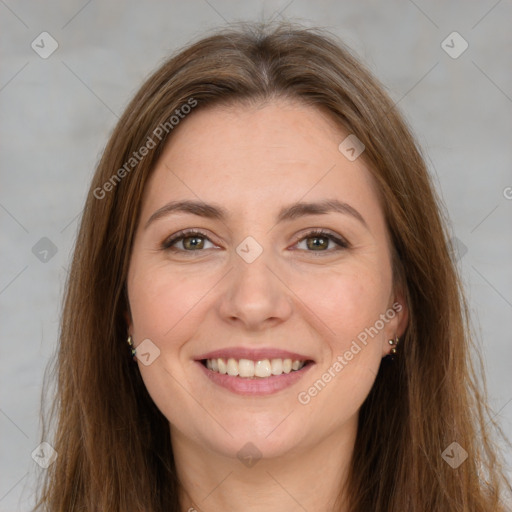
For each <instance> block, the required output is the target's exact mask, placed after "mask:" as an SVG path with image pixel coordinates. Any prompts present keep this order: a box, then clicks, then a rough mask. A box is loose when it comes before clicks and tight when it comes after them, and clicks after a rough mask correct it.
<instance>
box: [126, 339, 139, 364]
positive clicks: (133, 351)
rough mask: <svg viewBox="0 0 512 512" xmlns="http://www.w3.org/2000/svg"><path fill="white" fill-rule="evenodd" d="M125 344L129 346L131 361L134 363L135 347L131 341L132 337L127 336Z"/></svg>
mask: <svg viewBox="0 0 512 512" xmlns="http://www.w3.org/2000/svg"><path fill="white" fill-rule="evenodd" d="M126 342H127V343H128V345H130V348H131V353H132V357H133V360H134V361H135V360H136V359H137V358H136V357H135V352H137V350H136V349H135V347H134V346H133V340H132V337H131V336H128V339H127V340H126Z"/></svg>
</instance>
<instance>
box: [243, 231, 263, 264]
mask: <svg viewBox="0 0 512 512" xmlns="http://www.w3.org/2000/svg"><path fill="white" fill-rule="evenodd" d="M236 252H237V254H238V255H239V256H240V257H241V258H242V259H243V260H244V261H245V262H246V263H252V262H253V261H254V260H255V259H256V258H258V257H259V256H260V255H261V253H262V252H263V247H261V245H260V244H259V243H258V242H256V240H255V239H254V238H253V237H252V236H248V237H247V238H245V239H244V240H243V241H242V242H241V243H240V244H239V245H238V247H237V248H236Z"/></svg>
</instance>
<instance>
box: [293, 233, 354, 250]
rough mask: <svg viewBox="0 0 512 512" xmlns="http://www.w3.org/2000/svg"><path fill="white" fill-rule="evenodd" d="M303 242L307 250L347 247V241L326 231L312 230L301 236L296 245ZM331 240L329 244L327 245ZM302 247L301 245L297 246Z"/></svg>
mask: <svg viewBox="0 0 512 512" xmlns="http://www.w3.org/2000/svg"><path fill="white" fill-rule="evenodd" d="M303 242H305V245H306V249H304V250H306V251H308V252H333V251H337V250H340V249H346V248H348V247H349V244H348V242H346V241H345V240H343V239H342V238H339V237H337V236H335V235H333V234H332V233H330V232H326V231H312V232H310V233H307V234H306V235H305V236H303V237H302V238H301V239H300V240H299V242H298V243H297V245H299V244H301V243H303ZM331 242H332V244H331V245H329V244H330V243H331ZM299 248H300V249H302V248H301V247H299Z"/></svg>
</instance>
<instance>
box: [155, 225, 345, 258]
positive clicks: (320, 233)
mask: <svg viewBox="0 0 512 512" xmlns="http://www.w3.org/2000/svg"><path fill="white" fill-rule="evenodd" d="M192 237H199V238H204V239H206V240H209V241H210V242H211V240H210V239H209V238H208V236H206V234H205V233H202V232H201V231H198V230H195V229H185V230H183V231H180V232H178V233H176V234H175V235H173V236H171V237H170V238H168V239H166V240H164V241H163V242H162V246H161V248H162V250H167V251H173V252H184V253H193V252H202V251H204V250H205V249H198V250H196V251H194V250H190V251H187V250H184V249H176V248H175V247H172V246H173V245H174V244H176V243H177V242H181V240H183V239H185V238H192ZM313 237H319V238H320V237H321V238H327V239H328V240H331V241H333V242H334V243H335V244H336V245H337V246H338V247H336V248H335V249H330V250H329V249H328V250H324V251H308V250H306V252H311V253H317V254H318V253H332V252H335V251H339V250H342V249H348V248H349V247H350V245H349V243H348V242H347V241H346V240H344V239H343V238H341V237H338V236H336V235H334V234H332V233H331V232H330V231H327V230H324V229H314V230H311V231H309V232H307V233H306V234H304V235H301V237H300V238H298V239H297V240H296V241H295V243H294V245H296V244H298V243H299V242H302V241H303V240H307V239H308V238H313ZM212 243H213V242H212ZM299 250H300V249H299ZM302 250H304V249H302Z"/></svg>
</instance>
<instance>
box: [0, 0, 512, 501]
mask: <svg viewBox="0 0 512 512" xmlns="http://www.w3.org/2000/svg"><path fill="white" fill-rule="evenodd" d="M271 17H277V18H280V17H286V18H287V19H291V20H295V21H302V22H303V23H304V24H305V25H308V26H311V25H320V26H324V27H327V28H329V29H331V30H332V31H333V32H335V33H336V34H337V35H339V36H341V37H342V38H343V39H344V40H345V42H346V43H347V44H348V45H349V46H351V47H352V48H353V49H354V50H355V51H356V53H358V54H359V56H360V57H361V58H362V59H363V60H364V61H365V62H366V63H367V65H368V66H369V67H370V69H371V70H372V71H373V72H374V73H375V74H376V75H377V77H379V79H380V80H381V81H382V82H383V83H384V84H385V86H386V87H387V89H388V91H389V93H390V95H391V97H392V98H393V99H394V100H395V101H396V102H398V106H399V108H400V109H401V110H402V112H403V113H404V115H405V116H406V118H407V120H408V121H409V123H410V124H411V126H412V127H413V130H414V132H415V134H416V136H417V137H418V140H419V142H420V144H421V145H422V147H423V148H424V151H425V153H426V154H427V155H428V162H429V166H430V168H431V170H432V173H433V174H434V177H435V180H436V184H437V186H438V189H439V192H440V194H441V196H442V198H443V200H444V203H445V205H446V213H447V215H448V216H449V218H450V226H451V229H452V231H453V235H454V236H456V237H457V240H458V241H457V244H458V247H459V257H460V259H459V265H460V269H461V273H462V276H463V280H464V283H465V286H466V288H467V293H468V297H469V300H470V305H471V311H472V314H473V323H474V325H475V327H476V329H477V332H478V334H479V343H481V345H482V351H483V354H484V359H485V366H486V370H487V376H488V386H489V393H490V401H491V406H492V408H493V410H494V411H495V415H496V417H497V418H498V419H499V421H500V423H501V425H502V426H503V428H504V429H505V431H506V433H507V435H508V436H509V437H512V403H511V401H512V372H511V368H510V362H511V361H512V357H511V356H512V344H511V339H510V338H511V335H510V332H511V328H512V266H511V265H510V262H511V260H512V236H511V235H512V231H511V229H510V228H511V218H512V189H511V188H507V187H512V166H511V162H512V149H511V133H512V66H511V64H512V59H511V55H512V31H510V22H511V20H512V2H511V0H502V1H495V0H490V1H479V2H468V1H466V2H462V1H460V2H456V1H454V2H450V3H449V5H447V3H446V2H442V1H425V0H423V1H422V0H417V1H416V2H412V1H406V0H403V1H388V2H377V1H365V2H358V1H356V0H353V1H346V2H340V1H339V0H338V1H327V0H324V1H316V2H312V1H305V0H292V1H290V0H283V1H254V2H234V1H228V0H208V1H206V0H192V1H189V2H186V3H185V2H177V1H173V2H164V1H154V2H136V1H126V2H121V1H109V2H99V1H98V0H90V1H87V0H73V1H69V2H64V1H48V2H44V3H43V2H37V3H36V2H28V1H15V0H0V52H1V55H0V63H1V66H0V109H1V115H0V130H1V134H0V147H1V167H0V169H1V177H0V225H1V231H0V244H1V255H0V269H1V273H0V329H1V331H0V332H1V343H0V350H1V357H0V364H1V374H0V375H1V387H0V433H1V435H0V460H1V466H0V510H1V511H14V510H28V509H29V507H30V504H31V503H32V500H31V492H32V488H33V477H34V474H35V472H36V469H38V467H36V464H35V462H34V461H33V460H32V458H31V453H32V451H33V450H34V449H35V448H36V446H37V445H38V443H39V419H38V412H39V399H40V389H41V382H42V375H43V371H44V368H45V365H46V363H47V361H48V360H49V358H50V356H51V355H52V353H53V350H54V349H55V346H56V339H57V332H58V322H59V317H60V306H61V297H62V292H63V285H64V279H65V276H66V271H67V268H68V266H69V261H70V252H71V249H72V245H73V241H74V237H75V234H76V230H77V221H78V216H79V214H80V212H81V207H82V204H83V202H84V199H85V196H86V191H87V188H88V184H89V181H90V179H91V176H92V173H93V170H94V168H95V165H96V164H97V162H98V159H99V156H100V154H101V151H102V149H103V147H104V145H105V143H106V140H107V137H108V134H109V133H110V131H111V130H112V128H113V127H114V125H115V123H116V121H117V117H118V116H119V115H120V114H121V112H122V110H123V109H124V107H125V106H126V104H127V102H128V100H129V99H130V98H131V96H132V95H133V93H134V92H135V91H136V90H137V89H138V87H139V86H140V85H141V83H142V81H143V79H144V78H145V77H146V76H147V74H148V73H150V72H151V71H152V70H153V69H155V68H156V67H157V66H158V65H159V64H160V63H161V62H162V61H163V59H164V58H166V57H167V56H168V55H169V53H170V52H172V51H174V50H176V49H177V48H179V47H180V46H181V45H183V44H185V43H186V42H188V41H189V40H190V39H197V38H198V37H200V36H201V35H203V34H204V33H205V31H206V30H209V29H211V28H214V27H216V26H219V25H222V24H223V23H224V21H234V20H256V19H263V18H265V19H269V18H271ZM43 31H47V32H49V33H50V34H51V36H52V37H53V38H54V39H55V40H56V41H57V42H58V45H59V47H58V49H57V50H56V51H55V52H54V53H53V54H52V55H51V56H49V57H48V58H47V59H43V58H41V57H40V56H39V55H38V54H37V53H36V52H35V51H34V50H33V49H32V48H31V43H32V41H34V40H35V41H36V43H37V42H38V41H39V44H40V45H41V43H40V39H41V38H38V36H39V34H41V32H43ZM453 31H457V32H459V33H460V34H461V36H462V37H463V38H464V39H465V40H466V41H467V42H468V44H469V47H468V49H467V50H466V51H465V52H464V53H462V54H461V55H460V56H459V57H458V58H452V57H451V56H449V55H448V54H447V53H446V51H445V50H444V49H443V47H442V46H441V43H442V42H443V40H445V38H446V37H447V36H448V35H449V34H451V33H452V32H453ZM446 44H449V45H451V46H454V48H453V49H452V51H457V50H460V48H462V47H461V46H460V43H459V42H457V41H456V40H455V41H454V43H453V44H452V43H451V40H450V39H449V40H448V42H447V43H446ZM48 48H49V40H46V43H45V49H46V50H47V49H48ZM43 237H46V238H48V239H49V240H51V242H52V244H54V246H55V249H56V250H57V252H56V254H54V255H52V252H51V246H49V245H48V242H47V241H43V242H40V240H41V238H43ZM38 243H39V245H36V244H38ZM45 244H46V245H45ZM34 246H36V249H34V250H33V247H34ZM45 249H46V250H49V251H50V252H48V253H44V250H45ZM45 258H46V260H47V261H45ZM504 450H505V448H504ZM506 453H507V457H508V461H509V465H510V462H511V460H512V457H511V456H510V452H509V451H507V452H506Z"/></svg>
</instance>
